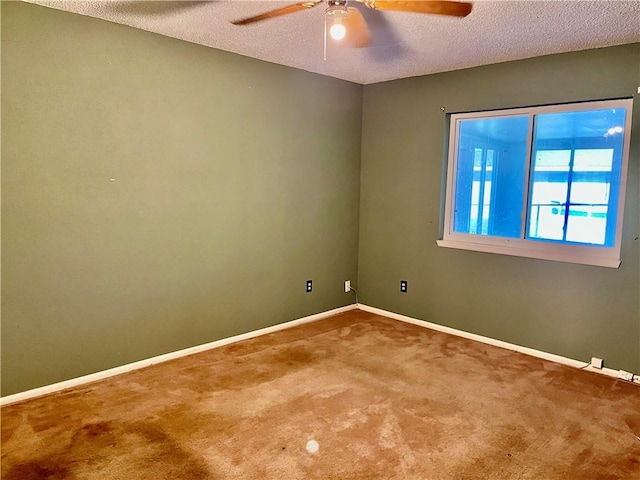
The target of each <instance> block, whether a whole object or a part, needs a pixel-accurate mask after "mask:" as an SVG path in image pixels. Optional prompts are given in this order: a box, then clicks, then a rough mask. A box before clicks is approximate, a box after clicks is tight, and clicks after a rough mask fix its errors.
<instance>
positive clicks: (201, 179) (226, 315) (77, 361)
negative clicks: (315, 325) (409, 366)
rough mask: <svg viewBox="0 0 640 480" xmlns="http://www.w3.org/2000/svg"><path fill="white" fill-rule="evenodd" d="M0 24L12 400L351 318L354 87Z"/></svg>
mask: <svg viewBox="0 0 640 480" xmlns="http://www.w3.org/2000/svg"><path fill="white" fill-rule="evenodd" d="M1 8H2V234H3V235H2V395H8V394H12V393H15V392H19V391H23V390H27V389H30V388H34V387H38V386H42V385H46V384H50V383H53V382H58V381H62V380H65V379H69V378H72V377H76V376H79V375H83V374H88V373H92V372H96V371H99V370H103V369H107V368H110V367H114V366H118V365H122V364H125V363H128V362H133V361H136V360H140V359H144V358H148V357H151V356H154V355H158V354H162V353H166V352H170V351H175V350H178V349H181V348H185V347H189V346H193V345H198V344H202V343H205V342H209V341H213V340H216V339H220V338H223V337H228V336H231V335H234V334H239V333H242V332H247V331H250V330H255V329H258V328H261V327H266V326H269V325H272V324H274V323H280V322H284V321H288V320H292V319H295V318H299V317H303V316H306V315H310V314H313V313H317V312H321V311H326V310H329V309H332V308H336V307H340V306H343V305H347V304H350V303H353V301H354V298H353V295H352V294H345V293H344V291H343V282H344V280H347V279H351V280H354V281H355V279H356V276H357V258H358V253H357V248H358V218H359V212H358V209H359V181H360V179H359V177H360V141H361V113H362V87H361V86H359V85H355V84H351V83H348V82H343V81H339V80H335V79H331V78H328V77H323V76H320V75H314V74H310V73H306V72H302V71H299V70H294V69H291V68H286V67H282V66H278V65H274V64H269V63H265V62H260V61H257V60H253V59H249V58H245V57H241V56H238V55H233V54H229V53H225V52H221V51H216V50H213V49H210V48H205V47H202V46H198V45H194V44H190V43H186V42H181V41H177V40H174V39H170V38H166V37H162V36H159V35H155V34H151V33H148V32H143V31H140V30H135V29H132V28H129V27H125V26H121V25H116V24H112V23H108V22H105V21H102V20H96V19H92V18H88V17H82V16H78V15H73V14H69V13H66V12H60V11H56V10H51V9H47V8H43V7H39V6H34V5H30V4H23V3H17V2H2V7H1ZM112 179H113V180H112ZM307 279H313V280H314V291H313V293H311V294H306V293H305V291H304V287H305V281H306V280H307Z"/></svg>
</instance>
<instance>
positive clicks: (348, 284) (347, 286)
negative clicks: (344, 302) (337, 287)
mask: <svg viewBox="0 0 640 480" xmlns="http://www.w3.org/2000/svg"><path fill="white" fill-rule="evenodd" d="M350 291H351V280H346V281H345V282H344V293H347V292H350Z"/></svg>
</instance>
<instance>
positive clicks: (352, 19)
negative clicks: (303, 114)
mask: <svg viewBox="0 0 640 480" xmlns="http://www.w3.org/2000/svg"><path fill="white" fill-rule="evenodd" d="M351 2H355V3H360V4H363V5H365V6H366V7H367V8H369V9H371V10H374V11H395V12H411V13H426V14H433V15H448V16H453V17H466V16H467V15H469V13H471V10H472V8H473V4H472V3H469V2H457V1H440V0H351ZM321 3H325V0H311V1H306V2H300V3H295V4H293V5H288V6H286V7H282V8H277V9H275V10H270V11H268V12H264V13H261V14H259V15H254V16H251V17H247V18H242V19H239V20H235V21H233V22H231V23H233V24H234V25H249V24H251V23H255V22H261V21H263V20H267V19H269V18H274V17H280V16H282V15H288V14H290V13H296V12H300V11H302V10H307V9H310V8H313V7H316V6H317V5H319V4H321ZM326 3H327V9H326V10H325V15H324V19H325V30H324V31H325V58H326V35H327V30H328V31H329V35H330V36H331V37H332V38H333V39H334V40H342V39H344V40H345V42H346V43H347V44H348V45H349V46H352V47H355V48H362V47H367V46H369V45H370V44H371V39H372V38H371V32H370V30H369V27H368V25H367V22H366V21H365V19H364V17H363V16H362V14H361V13H360V11H359V10H358V9H357V8H353V7H350V6H347V3H350V2H349V0H326ZM327 27H328V28H327Z"/></svg>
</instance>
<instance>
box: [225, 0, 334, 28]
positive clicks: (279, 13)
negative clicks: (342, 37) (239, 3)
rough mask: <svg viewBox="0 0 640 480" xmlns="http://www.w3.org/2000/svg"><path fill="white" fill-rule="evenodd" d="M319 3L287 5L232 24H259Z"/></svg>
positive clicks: (319, 0) (318, 1)
mask: <svg viewBox="0 0 640 480" xmlns="http://www.w3.org/2000/svg"><path fill="white" fill-rule="evenodd" d="M319 3H322V0H317V1H311V2H300V3H296V4H294V5H288V6H286V7H283V8H278V9H276V10H271V11H269V12H265V13H261V14H260V15H255V16H253V17H248V18H242V19H240V20H236V21H234V22H231V23H233V24H234V25H247V24H249V23H254V22H261V21H262V20H267V19H269V18H274V17H280V16H282V15H288V14H290V13H296V12H300V11H302V10H306V9H307V8H313V7H315V6H316V5H318V4H319Z"/></svg>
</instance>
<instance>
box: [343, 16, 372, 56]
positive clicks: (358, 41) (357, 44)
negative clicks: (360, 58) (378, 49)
mask: <svg viewBox="0 0 640 480" xmlns="http://www.w3.org/2000/svg"><path fill="white" fill-rule="evenodd" d="M348 11H349V14H348V15H347V16H346V17H345V18H344V19H343V20H342V24H343V25H344V26H345V28H346V29H347V35H346V36H345V39H344V40H345V43H347V44H348V45H349V46H351V47H354V48H363V47H367V46H369V45H370V44H371V32H370V31H369V27H368V26H367V22H366V21H365V19H364V17H363V16H362V14H361V13H360V12H359V11H358V10H356V9H355V8H353V7H349V8H348Z"/></svg>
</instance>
